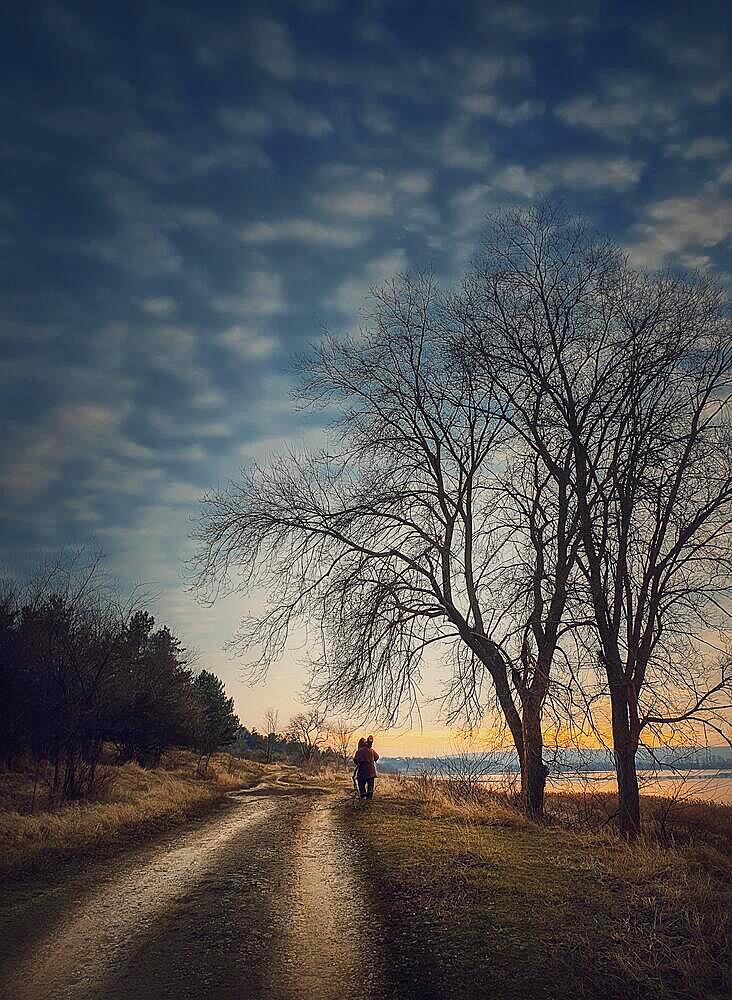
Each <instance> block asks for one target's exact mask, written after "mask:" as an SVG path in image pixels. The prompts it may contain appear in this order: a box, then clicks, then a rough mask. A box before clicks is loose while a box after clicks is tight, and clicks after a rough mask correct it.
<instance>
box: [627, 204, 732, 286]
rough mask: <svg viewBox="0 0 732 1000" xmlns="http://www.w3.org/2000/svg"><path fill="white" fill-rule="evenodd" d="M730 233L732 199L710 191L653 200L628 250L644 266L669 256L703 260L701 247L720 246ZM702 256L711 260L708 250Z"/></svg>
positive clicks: (656, 264) (659, 263) (687, 262)
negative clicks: (700, 252) (700, 253)
mask: <svg viewBox="0 0 732 1000" xmlns="http://www.w3.org/2000/svg"><path fill="white" fill-rule="evenodd" d="M730 236H732V199H730V198H725V197H723V196H722V195H720V194H718V193H716V192H712V191H707V192H704V193H702V194H699V195H690V196H686V197H684V196H680V197H671V198H664V199H661V200H660V201H655V202H651V203H650V204H649V205H647V206H646V207H645V208H644V209H643V211H642V213H641V217H640V220H639V222H638V223H637V224H636V225H635V226H634V228H633V232H632V234H631V237H630V240H629V242H628V250H629V252H630V254H631V256H632V258H633V261H634V262H635V263H636V264H638V265H640V266H643V267H648V268H658V267H662V266H663V265H664V264H665V263H666V262H667V261H669V260H677V261H679V262H681V263H685V265H686V266H689V265H690V263H691V262H693V261H694V260H695V259H696V262H697V264H698V263H699V262H700V255H699V252H698V251H699V250H700V249H701V250H710V249H714V248H716V247H719V246H720V245H721V244H722V243H723V242H725V241H727V240H729V239H730ZM682 257H684V258H685V262H684V261H682V260H681V258H682ZM702 258H703V260H705V261H707V262H708V259H709V258H708V255H707V254H703V255H702ZM692 266H693V265H692Z"/></svg>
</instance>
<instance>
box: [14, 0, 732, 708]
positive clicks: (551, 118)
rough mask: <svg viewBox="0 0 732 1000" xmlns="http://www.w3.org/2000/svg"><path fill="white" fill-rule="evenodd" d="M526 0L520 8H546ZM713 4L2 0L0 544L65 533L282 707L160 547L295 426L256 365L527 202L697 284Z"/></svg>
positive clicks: (721, 255) (281, 682) (451, 257)
mask: <svg viewBox="0 0 732 1000" xmlns="http://www.w3.org/2000/svg"><path fill="white" fill-rule="evenodd" d="M550 7H551V10H550ZM726 8H727V4H725V3H721V2H720V3H714V2H705V3H703V4H688V3H674V2H665V3H652V2H651V3H638V2H634V3H627V4H623V3H600V2H586V3H582V2H566V3H562V2H557V3H555V4H553V5H549V4H546V3H520V2H518V3H489V2H476V3H470V2H462V3H452V4H446V3H444V2H439V3H437V2H425V0H422V2H406V0H403V2H400V0H391V2H390V0H386V2H375V3H354V2H345V0H344V2H335V0H334V2H327V0H320V2H318V0H310V2H307V0H300V2H290V3H286V2H281V3H278V2H267V3H260V4H256V3H240V4H223V3H211V2H209V3H206V4H205V5H204V4H186V3H175V4H173V3H171V4H165V3H155V2H147V3H143V4H137V3H133V2H130V3H126V4H117V5H112V4H99V3H73V4H72V3H67V4H63V5H59V4H48V5H46V4H43V3H37V4H30V5H26V7H25V9H24V8H22V7H21V5H19V4H17V5H15V10H11V12H10V14H6V23H5V27H4V31H3V34H2V39H0V55H1V60H0V66H2V69H1V70H0V72H1V73H2V75H3V77H4V79H3V84H2V88H1V90H0V95H1V96H0V109H2V115H3V122H4V126H3V129H2V145H3V147H4V149H3V152H4V155H3V157H2V166H1V167H0V169H2V186H1V187H0V253H1V254H2V259H3V266H2V268H1V269H0V283H2V296H1V303H0V310H1V315H2V325H1V327H0V331H1V333H0V335H1V336H2V340H3V351H2V357H1V359H0V378H1V379H2V395H1V396H0V406H2V409H3V414H2V417H3V433H2V435H1V436H0V465H1V467H2V477H3V483H4V488H3V491H2V510H1V514H2V517H1V519H0V524H1V526H2V528H1V530H2V545H3V551H4V561H5V563H6V564H7V565H8V566H9V567H11V568H14V567H18V566H22V565H26V564H28V563H32V562H33V561H34V560H35V559H36V558H37V557H38V555H39V554H40V553H41V552H49V551H54V550H55V549H57V548H58V547H59V546H75V545H78V544H82V543H90V542H91V543H92V544H94V545H98V546H101V547H102V548H103V549H104V550H105V552H106V553H107V555H108V563H109V566H110V569H111V570H112V572H113V573H115V574H117V575H119V577H120V578H121V579H122V581H123V582H124V583H126V584H129V583H131V582H133V581H142V582H143V583H145V584H146V585H147V586H148V588H149V589H150V590H151V591H154V592H155V593H157V594H158V598H157V602H156V608H157V611H158V613H159V616H160V618H161V619H162V620H165V621H168V622H170V623H171V625H172V626H173V627H174V628H176V629H177V630H178V631H179V633H180V634H181V636H182V637H183V638H184V640H185V641H186V642H187V643H188V644H190V645H193V646H197V647H199V648H200V650H201V652H202V657H203V662H205V664H206V665H208V666H209V667H211V668H212V669H214V670H217V672H219V673H220V674H221V675H222V676H223V677H224V678H225V679H226V681H227V683H228V684H229V687H230V689H231V692H232V694H234V695H235V697H236V699H237V704H238V707H239V709H240V712H241V714H242V717H243V718H245V719H246V720H247V721H249V722H254V721H257V719H259V718H260V716H261V714H262V712H263V709H264V707H266V706H267V705H268V704H271V703H275V704H279V706H280V707H281V709H282V712H283V714H284V715H287V714H288V713H289V712H290V711H292V710H293V709H294V707H295V704H296V701H297V690H298V688H299V686H300V677H301V672H300V670H299V668H298V666H297V661H298V659H299V658H300V657H301V655H302V650H300V651H298V650H294V651H293V653H292V656H291V657H289V658H288V659H287V661H286V662H284V663H283V665H282V666H281V667H280V668H279V670H278V671H276V672H275V674H274V675H273V677H272V678H271V680H270V682H269V683H268V685H267V686H266V687H265V688H264V689H260V690H257V691H254V692H252V691H249V689H247V688H245V687H243V685H240V684H239V683H237V677H238V671H239V668H238V666H237V664H236V663H232V662H229V661H228V660H227V658H226V656H225V655H224V654H223V653H222V651H221V646H222V643H223V642H224V641H225V639H226V638H228V637H229V636H230V635H231V633H232V631H233V629H234V625H235V622H236V618H237V612H238V610H240V608H238V607H237V603H236V601H228V602H226V603H224V604H222V605H219V606H216V607H215V608H214V609H202V608H198V607H197V606H196V605H195V604H194V602H193V601H192V600H191V599H190V597H188V596H187V595H186V593H185V591H184V587H183V582H182V571H181V563H182V560H183V559H184V558H185V556H186V554H187V552H188V542H187V534H188V531H189V520H190V517H191V515H192V514H193V513H194V512H195V510H196V501H197V498H198V497H199V496H200V494H201V492H202V491H203V490H204V489H205V488H207V487H209V486H211V485H215V484H217V483H219V482H222V481H224V480H226V479H228V478H229V477H230V476H233V475H235V474H236V471H237V469H238V467H239V466H240V465H241V464H242V463H243V462H246V461H247V459H248V458H250V457H252V456H258V457H259V456H263V455H266V454H267V453H268V452H270V451H272V450H276V449H277V448H278V447H279V446H280V444H281V442H282V441H284V440H295V441H297V442H299V441H303V440H304V441H306V442H314V441H316V440H317V438H318V433H319V432H318V428H317V426H316V425H315V423H313V421H312V420H310V421H305V420H304V418H303V416H302V415H301V414H298V413H295V412H294V411H293V410H292V407H291V404H290V400H289V394H288V387H289V378H288V359H289V357H290V356H291V354H292V353H293V352H295V351H298V350H300V349H302V348H303V347H304V346H305V345H306V344H307V343H308V342H311V341H312V340H314V339H316V338H317V337H318V336H319V335H320V333H321V331H322V329H323V328H324V327H328V328H330V329H332V330H334V331H338V330H347V329H348V328H349V327H352V326H354V325H355V324H356V323H357V322H358V316H359V309H360V308H361V304H362V302H363V297H364V295H365V293H366V291H367V289H368V287H369V285H370V284H372V283H374V282H378V281H380V280H381V279H382V278H384V277H386V276H388V275H389V274H391V273H393V272H395V271H398V270H404V269H408V268H417V267H425V266H431V267H433V268H434V269H435V270H436V271H437V272H438V273H439V274H440V275H442V276H444V278H446V279H448V280H449V279H450V278H451V277H453V276H455V275H456V274H458V273H459V271H460V269H461V267H462V266H463V265H464V263H465V262H466V261H467V260H468V258H469V257H470V254H471V252H472V251H473V249H474V247H475V243H476V240H477V239H478V238H479V235H480V231H481V227H482V225H483V220H484V218H485V216H486V214H487V213H488V212H490V211H491V210H493V209H495V208H498V207H500V206H503V205H506V204H513V203H517V202H523V201H526V200H527V199H531V198H538V197H545V196H549V197H552V198H561V199H563V200H564V201H565V203H566V204H567V205H568V206H569V207H571V208H572V209H576V210H578V211H581V212H583V213H585V214H586V215H587V216H588V217H589V218H590V219H591V220H592V221H593V222H594V223H596V224H597V225H598V226H599V227H600V228H602V229H605V230H607V231H609V232H610V233H611V234H612V235H613V236H614V237H615V238H616V239H618V240H619V241H620V242H621V243H622V244H623V245H625V246H626V247H627V248H628V250H629V252H630V253H631V254H632V256H633V258H634V259H635V260H636V261H637V263H638V264H640V265H643V266H648V267H652V268H655V267H659V266H662V265H664V264H675V265H681V266H684V267H692V268H695V267H701V268H712V269H714V270H716V271H718V272H720V273H721V274H722V275H723V276H725V277H727V275H728V272H729V271H730V270H732V267H731V263H730V241H729V240H730V233H732V147H731V146H730V131H731V130H730V122H731V109H732V77H731V76H730V69H729V67H730V28H729V21H730V18H729V16H728V14H727V12H726Z"/></svg>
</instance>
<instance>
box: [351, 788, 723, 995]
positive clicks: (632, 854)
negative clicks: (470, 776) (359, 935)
mask: <svg viewBox="0 0 732 1000" xmlns="http://www.w3.org/2000/svg"><path fill="white" fill-rule="evenodd" d="M435 786H436V787H435ZM561 805H562V809H563V810H564V813H565V816H564V820H563V821H562V823H561V824H560V822H559V821H558V819H556V818H555V820H554V823H553V825H549V826H538V825H536V824H532V823H529V822H527V821H526V820H525V819H524V818H522V817H521V816H520V815H519V814H517V813H515V812H512V811H511V809H510V808H509V806H508V805H506V804H505V803H503V802H501V801H500V800H499V799H496V797H492V796H485V795H483V794H477V795H471V796H469V797H468V798H467V799H466V800H465V801H461V800H460V798H459V797H458V796H456V795H455V794H454V793H451V792H450V790H449V789H445V788H444V783H442V782H436V783H434V784H430V783H429V782H426V783H425V782H423V783H422V784H420V783H418V782H412V781H411V780H407V781H405V780H403V779H402V780H400V779H395V778H391V777H389V778H381V779H379V799H377V800H375V801H374V802H373V803H372V804H371V805H370V807H369V808H360V807H356V808H348V809H344V811H343V817H342V818H343V822H344V824H345V825H346V826H347V828H348V829H349V831H350V832H351V833H352V834H353V835H354V836H355V838H356V841H357V843H359V844H360V845H361V847H362V849H363V851H364V863H363V866H362V867H363V870H364V871H365V872H367V873H368V874H369V876H370V881H371V885H372V888H373V890H374V893H375V897H376V900H377V905H379V906H380V908H381V909H382V912H383V919H384V923H385V924H386V925H388V926H389V928H390V935H389V936H388V937H387V939H386V947H387V948H388V949H389V951H390V958H391V963H390V964H391V967H392V970H393V975H394V978H395V982H394V984H393V985H394V986H395V987H396V988H398V991H399V992H400V995H402V996H403V997H405V998H409V997H417V996H439V995H444V996H450V997H455V998H461V997H462V998H469V997H483V996H487V995H492V993H493V989H494V985H495V984H496V983H500V984H501V993H500V995H501V996H502V997H503V998H505V1000H509V998H513V997H516V998H518V997H532V998H544V997H547V998H549V997H551V998H555V997H557V996H570V995H576V996H578V997H587V998H600V997H602V998H603V1000H631V998H641V997H644V998H645V997H649V996H653V997H656V998H659V1000H672V998H673V1000H681V998H684V1000H691V998H699V1000H701V998H702V997H704V998H705V1000H707V998H721V997H726V996H727V995H728V992H727V991H728V988H729V982H730V975H731V974H732V959H731V958H730V955H731V952H730V943H731V942H730V907H731V904H732V858H731V857H730V852H729V847H727V849H720V846H719V845H720V844H721V843H723V840H724V833H725V829H727V827H726V824H727V823H728V820H729V814H728V810H727V809H726V808H725V807H720V808H719V809H717V808H716V807H715V806H714V805H712V804H693V803H689V804H688V805H689V812H688V815H687V816H686V830H687V834H688V836H689V837H690V836H691V833H690V831H693V830H694V829H699V830H700V831H701V830H702V829H703V824H704V822H705V821H707V822H709V823H711V826H712V831H711V834H709V835H708V836H705V837H704V838H703V839H701V836H700V838H697V842H695V843H691V842H684V843H683V844H679V843H676V844H672V845H671V846H668V844H667V843H665V844H661V843H659V842H658V841H657V840H654V839H653V837H652V836H649V837H648V838H646V839H645V840H643V841H641V842H640V843H638V844H635V845H632V846H629V845H627V844H626V843H624V842H623V841H621V840H620V839H619V838H618V836H617V835H616V834H615V833H614V831H613V830H612V828H611V827H610V826H609V825H608V824H606V823H605V824H604V825H601V826H599V827H597V826H596V825H595V826H593V824H595V820H596V818H593V817H595V814H594V811H592V817H591V820H590V821H587V822H585V823H584V824H582V823H581V824H580V825H579V827H577V826H575V827H574V828H572V826H571V822H572V816H577V815H583V814H582V812H581V811H582V809H584V808H585V807H584V806H583V805H582V804H578V803H568V802H565V801H563V802H562V803H561ZM659 808H660V806H659V803H658V802H653V801H651V802H644V810H645V811H646V813H647V816H653V815H655V814H656V812H657V810H658V809H659ZM555 811H556V812H557V813H558V812H559V810H555ZM598 815H599V814H598ZM605 815H606V814H605Z"/></svg>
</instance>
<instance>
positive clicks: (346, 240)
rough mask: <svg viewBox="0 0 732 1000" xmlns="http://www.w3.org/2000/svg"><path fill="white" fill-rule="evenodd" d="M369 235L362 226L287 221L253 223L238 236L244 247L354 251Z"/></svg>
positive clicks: (302, 219)
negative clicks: (284, 245)
mask: <svg viewBox="0 0 732 1000" xmlns="http://www.w3.org/2000/svg"><path fill="white" fill-rule="evenodd" d="M367 236H368V232H367V230H365V229H364V228H363V227H362V226H356V225H353V226H346V225H342V224H338V225H331V224H326V223H323V222H319V221H318V220H317V219H307V218H300V217H295V218H289V219H279V220H277V221H275V222H253V223H251V224H250V225H248V226H245V228H244V229H243V230H242V232H241V238H242V240H243V241H244V242H245V243H253V244H268V243H305V244H308V245H310V246H323V247H341V248H348V247H355V246H358V245H359V243H363V242H364V240H365V239H366V238H367Z"/></svg>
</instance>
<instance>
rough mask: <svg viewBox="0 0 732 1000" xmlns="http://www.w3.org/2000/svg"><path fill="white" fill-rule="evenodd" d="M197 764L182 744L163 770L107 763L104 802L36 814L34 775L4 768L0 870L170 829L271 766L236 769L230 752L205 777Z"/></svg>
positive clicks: (241, 764) (247, 764) (246, 764)
mask: <svg viewBox="0 0 732 1000" xmlns="http://www.w3.org/2000/svg"><path fill="white" fill-rule="evenodd" d="M196 769H197V758H196V757H195V756H194V755H193V754H192V753H189V752H187V751H183V750H181V751H176V752H175V753H172V754H169V755H167V757H166V759H165V760H164V766H163V767H161V768H159V769H156V770H144V769H143V768H141V767H138V765H137V764H124V765H121V766H114V765H104V766H103V767H102V774H101V779H102V780H101V781H100V783H99V791H98V795H97V801H94V802H84V803H74V804H67V805H64V806H61V807H59V808H57V809H54V810H53V811H45V812H41V811H36V813H35V814H34V815H30V814H29V812H28V806H29V803H30V800H31V793H32V784H33V775H32V773H31V772H30V771H29V770H28V771H21V772H6V773H2V774H0V873H2V874H7V873H14V872H19V871H27V870H29V869H31V868H37V867H39V866H40V865H42V864H44V863H46V862H48V861H50V860H51V859H54V858H58V857H61V856H71V855H74V854H81V853H84V852H86V851H89V850H95V849H99V848H103V847H109V846H111V845H115V844H120V843H124V842H127V841H129V840H131V839H135V838H138V837H141V836H144V835H147V834H150V833H154V832H157V831H159V830H164V829H166V828H168V827H171V826H174V825H176V824H178V823H182V822H184V821H185V820H186V819H189V818H190V817H192V816H195V815H197V814H200V813H202V812H204V811H205V810H206V809H208V808H210V807H211V806H212V805H214V804H215V803H216V802H218V801H220V800H221V799H222V798H223V797H224V796H225V795H226V793H227V792H228V791H231V790H234V789H237V788H248V787H251V786H252V785H254V784H256V783H257V782H258V781H259V780H260V778H261V777H262V775H263V774H264V773H266V772H267V771H268V770H270V768H268V767H267V765H262V764H256V763H254V762H252V761H244V760H237V759H234V761H233V768H232V769H231V770H230V769H229V756H228V754H222V755H220V756H218V757H215V758H212V760H211V762H210V766H209V770H208V774H207V775H206V776H205V777H198V776H197V774H196ZM41 801H42V800H41Z"/></svg>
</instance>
